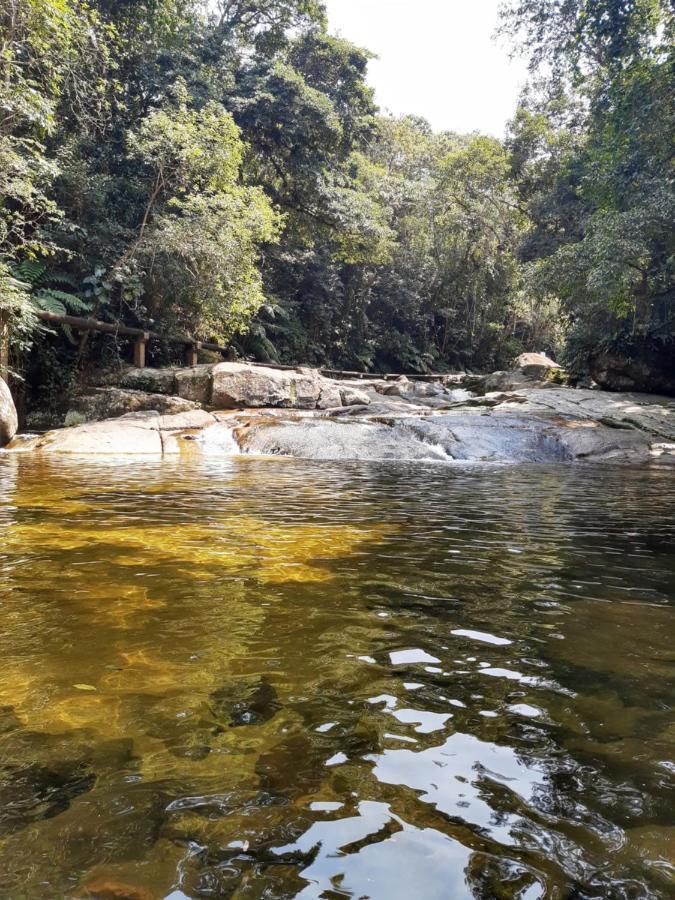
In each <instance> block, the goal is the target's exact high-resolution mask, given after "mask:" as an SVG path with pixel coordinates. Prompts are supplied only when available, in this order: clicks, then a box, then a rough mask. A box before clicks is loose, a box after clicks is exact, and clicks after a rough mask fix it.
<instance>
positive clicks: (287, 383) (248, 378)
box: [211, 363, 322, 409]
mask: <svg viewBox="0 0 675 900" xmlns="http://www.w3.org/2000/svg"><path fill="white" fill-rule="evenodd" d="M212 378H213V393H212V397H211V405H212V407H213V408H214V409H250V408H255V407H275V406H277V407H282V408H285V409H316V407H317V405H318V402H319V400H320V397H321V387H322V385H321V379H320V377H319V375H318V373H317V372H316V371H315V370H313V369H291V370H279V369H269V368H267V367H266V366H255V367H254V366H249V365H245V364H244V363H221V364H220V365H217V366H214V368H213V373H212Z"/></svg>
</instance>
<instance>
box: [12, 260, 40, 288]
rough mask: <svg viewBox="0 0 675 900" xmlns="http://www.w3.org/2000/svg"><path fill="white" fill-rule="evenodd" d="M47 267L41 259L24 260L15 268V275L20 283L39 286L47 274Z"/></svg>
mask: <svg viewBox="0 0 675 900" xmlns="http://www.w3.org/2000/svg"><path fill="white" fill-rule="evenodd" d="M46 270H47V266H46V265H45V264H44V263H43V262H41V261H40V260H39V259H24V260H23V262H20V263H19V265H18V266H15V267H14V274H15V275H16V277H17V278H18V279H19V280H20V281H24V282H27V283H28V284H31V285H35V284H37V283H38V282H39V281H40V279H41V278H42V276H43V275H44V274H45V271H46Z"/></svg>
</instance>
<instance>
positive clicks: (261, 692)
mask: <svg viewBox="0 0 675 900" xmlns="http://www.w3.org/2000/svg"><path fill="white" fill-rule="evenodd" d="M209 699H210V706H211V712H212V713H213V715H214V716H215V718H216V719H217V720H219V721H221V722H224V723H226V724H227V725H229V726H230V727H232V728H239V727H241V726H243V725H261V724H262V723H263V722H268V721H269V720H270V719H272V718H273V717H274V716H275V715H276V714H277V712H278V711H279V710H280V709H281V704H280V703H279V697H278V694H277V692H276V690H275V689H274V687H273V686H272V685H271V684H270V683H269V681H267V680H266V679H265V678H262V679H261V680H260V681H259V682H257V683H253V684H246V683H244V684H241V683H236V682H235V683H233V684H230V685H225V686H224V687H222V688H219V689H218V690H217V691H214V692H213V693H212V694H211V695H210V697H209Z"/></svg>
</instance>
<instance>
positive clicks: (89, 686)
mask: <svg viewBox="0 0 675 900" xmlns="http://www.w3.org/2000/svg"><path fill="white" fill-rule="evenodd" d="M73 687H74V688H77V690H78V691H97V690H98V688H95V687H94V685H93V684H74V685H73Z"/></svg>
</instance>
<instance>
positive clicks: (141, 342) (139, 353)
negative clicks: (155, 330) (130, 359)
mask: <svg viewBox="0 0 675 900" xmlns="http://www.w3.org/2000/svg"><path fill="white" fill-rule="evenodd" d="M149 340H150V333H149V332H148V331H145V332H143V337H138V338H136V343H135V344H134V366H135V367H136V368H137V369H144V368H145V345H146V344H147V342H148V341H149Z"/></svg>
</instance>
